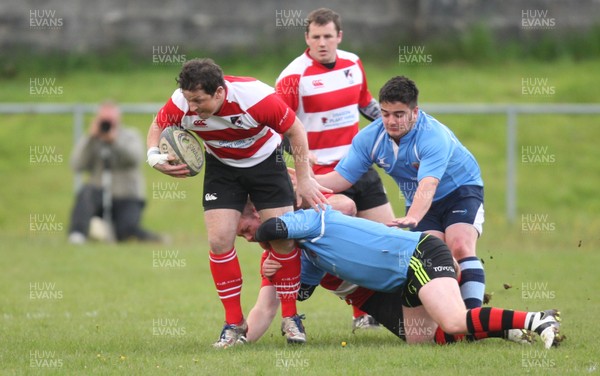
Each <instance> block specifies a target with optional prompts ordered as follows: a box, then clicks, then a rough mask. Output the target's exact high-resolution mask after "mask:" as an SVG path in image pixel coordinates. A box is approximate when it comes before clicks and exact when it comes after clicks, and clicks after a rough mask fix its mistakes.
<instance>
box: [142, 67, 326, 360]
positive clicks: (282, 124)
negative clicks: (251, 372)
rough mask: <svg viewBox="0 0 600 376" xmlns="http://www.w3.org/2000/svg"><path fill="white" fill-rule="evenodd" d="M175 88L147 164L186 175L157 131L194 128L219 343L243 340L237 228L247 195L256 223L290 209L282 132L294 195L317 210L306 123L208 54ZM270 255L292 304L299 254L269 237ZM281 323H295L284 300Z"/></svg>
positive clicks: (155, 126) (153, 133)
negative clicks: (220, 314)
mask: <svg viewBox="0 0 600 376" xmlns="http://www.w3.org/2000/svg"><path fill="white" fill-rule="evenodd" d="M177 82H178V83H179V88H178V89H177V90H175V92H174V93H173V95H172V96H171V98H170V99H169V100H168V101H167V103H166V104H165V106H164V107H162V108H161V109H160V111H159V112H158V114H157V116H156V118H155V119H154V121H153V122H152V124H151V126H150V129H149V130H148V138H147V146H148V163H149V164H150V165H151V166H152V167H154V168H155V169H157V170H159V171H160V172H162V173H164V174H167V175H170V176H173V177H178V178H182V177H186V176H187V175H186V174H187V173H188V172H189V171H188V170H187V165H185V164H178V165H171V164H169V163H167V161H169V160H173V157H167V156H166V155H163V154H160V153H159V151H158V148H157V146H158V141H159V138H160V133H161V131H162V130H163V129H164V128H165V127H168V126H181V127H183V128H186V129H190V130H192V131H194V132H195V133H196V134H197V135H198V136H199V137H200V138H201V139H202V140H203V141H204V145H205V148H206V151H205V174H204V198H203V207H204V221H205V225H206V229H207V235H208V243H209V246H210V250H209V260H210V269H211V273H212V277H213V280H214V282H215V286H216V288H217V292H218V295H219V298H220V299H221V302H222V304H223V306H224V308H225V326H224V327H223V330H222V331H221V335H220V338H219V340H218V341H217V342H216V343H215V344H214V346H215V347H217V348H225V347H229V346H232V345H235V344H239V343H243V342H245V335H246V332H247V324H246V321H245V319H244V315H243V312H242V308H241V304H240V294H241V289H242V273H241V269H240V265H239V261H238V257H237V253H236V250H235V247H234V245H235V244H234V243H235V237H236V227H237V223H238V220H239V218H240V216H241V212H242V210H243V208H244V206H245V205H246V201H247V198H248V196H250V197H251V198H252V200H253V202H254V203H255V205H256V207H257V209H258V212H259V214H260V217H261V219H262V220H266V219H268V218H271V217H274V216H277V215H281V214H283V213H286V212H288V211H291V210H292V209H293V205H294V201H295V197H294V191H293V190H292V185H291V182H290V178H289V175H288V172H287V167H286V165H285V161H284V158H282V156H281V151H280V148H279V144H280V143H281V140H282V136H281V135H285V136H286V137H287V138H288V139H289V140H290V143H291V145H292V148H293V151H294V162H295V167H296V171H297V174H300V175H298V176H297V177H296V179H297V180H298V187H297V188H296V192H297V198H296V201H299V200H300V199H301V200H303V201H304V202H308V203H309V205H311V206H312V207H314V208H315V209H317V208H318V206H320V205H324V204H325V202H326V199H325V197H324V196H323V193H321V191H320V190H323V191H324V192H327V190H326V189H325V188H323V187H321V186H319V185H318V184H317V183H316V181H315V180H314V179H313V178H312V177H311V176H310V166H309V163H308V145H307V140H306V132H305V130H304V127H303V126H302V124H301V123H300V121H299V120H298V118H297V117H296V115H295V113H294V111H293V110H292V109H290V108H289V107H288V106H287V105H286V104H285V103H284V102H283V101H282V100H281V99H280V98H279V97H278V96H277V95H276V94H275V91H274V89H273V88H271V87H270V86H268V85H266V84H264V83H262V82H260V81H258V80H256V79H254V78H250V77H234V76H224V75H223V71H222V70H221V68H220V67H219V66H218V65H217V64H215V63H214V61H212V60H211V59H193V60H190V61H188V62H186V63H185V64H184V65H183V68H182V70H181V72H180V73H179V77H178V79H177ZM271 245H272V249H271V250H270V251H271V257H273V258H274V259H277V260H278V261H279V262H282V263H283V265H284V267H283V268H282V272H281V273H279V272H278V273H277V275H276V276H274V277H273V278H272V281H273V284H274V285H275V287H276V289H277V294H278V297H279V298H280V300H282V301H295V299H296V295H297V291H298V287H299V279H300V253H299V251H298V249H297V248H295V246H294V243H293V242H292V241H285V242H273V243H271ZM285 306H286V307H287V309H286V311H285V312H284V311H282V315H283V317H284V320H287V321H289V322H290V325H293V324H294V323H295V322H296V321H295V320H294V318H295V317H296V316H297V314H296V307H295V304H286V305H285Z"/></svg>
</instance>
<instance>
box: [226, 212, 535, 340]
mask: <svg viewBox="0 0 600 376" xmlns="http://www.w3.org/2000/svg"><path fill="white" fill-rule="evenodd" d="M260 223H261V222H260V218H259V217H258V214H257V213H256V210H255V209H254V207H253V205H252V204H251V203H248V205H247V206H246V208H245V210H244V213H243V215H242V218H241V219H240V225H239V226H238V236H242V237H244V238H246V240H248V241H251V242H253V241H256V240H255V233H256V230H257V229H258V227H259V226H260ZM261 246H262V247H263V248H265V249H266V248H268V244H264V243H263V244H261ZM267 256H268V253H267V252H264V253H263V257H262V259H261V265H263V267H262V269H261V274H262V277H263V280H262V284H261V289H260V292H259V297H258V299H257V301H256V304H255V305H254V307H253V308H252V310H251V311H250V314H249V315H248V326H249V327H248V334H247V340H248V341H250V342H255V341H258V340H259V339H260V337H261V336H262V335H263V334H264V333H265V332H266V331H267V329H268V328H269V326H270V324H271V322H272V320H273V319H274V318H275V316H276V313H277V308H278V306H279V300H278V299H277V297H276V292H275V288H274V287H273V285H272V284H271V283H270V281H269V279H268V278H269V277H270V276H271V275H272V274H273V273H274V272H275V271H276V270H277V269H278V268H279V263H278V262H277V261H275V260H273V259H271V258H268V257H267ZM456 266H457V265H456V264H455V267H456ZM319 278H320V280H319ZM316 280H318V282H315V281H316ZM301 282H302V287H301V289H300V292H299V294H298V300H306V299H308V298H309V297H310V295H311V294H312V292H313V291H314V289H315V288H316V284H315V283H320V284H321V286H323V287H324V288H325V289H327V290H329V291H331V292H332V293H334V294H335V295H337V296H338V297H340V298H341V299H344V300H345V301H346V302H347V303H348V304H351V305H352V306H354V307H357V308H359V309H361V310H363V311H364V312H366V313H368V314H369V315H371V316H373V317H374V318H375V319H376V320H377V321H378V322H380V323H382V325H384V326H385V327H386V328H387V329H388V330H390V331H391V332H392V333H393V334H394V335H396V336H398V337H399V338H401V339H403V340H406V341H407V342H408V343H421V342H431V341H435V342H436V343H438V344H446V343H452V342H456V341H458V340H462V339H463V338H464V339H467V340H479V339H484V338H494V337H497V338H504V339H508V340H510V341H514V342H518V343H530V342H531V341H532V340H533V337H532V336H531V334H530V333H529V332H528V331H526V330H518V329H513V330H502V331H495V332H476V333H473V335H472V336H466V337H465V336H464V335H450V334H447V333H444V332H443V331H442V330H441V328H439V327H438V325H437V324H436V323H435V322H433V321H432V320H431V318H430V317H429V315H428V314H426V313H425V314H422V312H419V311H417V310H411V309H410V307H403V306H402V302H403V295H402V290H398V291H395V292H393V293H384V292H377V291H373V290H370V289H367V288H364V287H360V286H358V285H356V284H353V283H349V282H347V281H343V280H341V279H339V278H337V277H335V276H333V275H331V274H326V273H325V272H323V271H321V270H319V269H318V268H315V266H314V265H313V264H312V263H311V262H310V261H309V260H308V259H307V257H306V256H305V255H302V277H301ZM307 282H309V283H310V284H309V283H307ZM282 304H286V302H282ZM421 310H422V309H421ZM404 311H406V313H405V312H404ZM411 315H412V316H411Z"/></svg>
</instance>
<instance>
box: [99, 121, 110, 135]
mask: <svg viewBox="0 0 600 376" xmlns="http://www.w3.org/2000/svg"><path fill="white" fill-rule="evenodd" d="M111 127H112V123H111V122H110V120H102V121H101V122H100V132H102V133H108V132H109V131H110V128H111Z"/></svg>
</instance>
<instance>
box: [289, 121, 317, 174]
mask: <svg viewBox="0 0 600 376" xmlns="http://www.w3.org/2000/svg"><path fill="white" fill-rule="evenodd" d="M285 136H286V137H287V138H288V139H289V141H290V148H291V152H292V156H293V158H294V168H295V169H296V179H298V181H301V180H304V179H308V178H309V177H310V174H311V169H310V163H309V151H308V141H307V139H306V133H305V131H304V126H303V125H302V123H300V120H298V118H296V120H295V121H294V124H292V126H291V127H290V129H288V131H287V132H286V133H285Z"/></svg>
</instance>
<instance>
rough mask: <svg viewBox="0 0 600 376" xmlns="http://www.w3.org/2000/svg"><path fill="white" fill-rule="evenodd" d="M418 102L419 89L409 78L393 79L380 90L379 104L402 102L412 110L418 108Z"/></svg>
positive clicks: (399, 77) (398, 77)
mask: <svg viewBox="0 0 600 376" xmlns="http://www.w3.org/2000/svg"><path fill="white" fill-rule="evenodd" d="M418 100H419V89H417V85H415V83H414V82H413V81H412V80H411V79H410V78H408V77H404V76H396V77H393V78H391V79H390V80H389V81H388V82H386V83H385V84H384V85H383V87H382V88H381V90H379V103H381V102H387V103H393V102H401V103H404V104H405V105H407V106H408V107H410V108H411V109H412V108H415V107H416V106H417V103H418Z"/></svg>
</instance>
